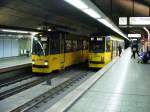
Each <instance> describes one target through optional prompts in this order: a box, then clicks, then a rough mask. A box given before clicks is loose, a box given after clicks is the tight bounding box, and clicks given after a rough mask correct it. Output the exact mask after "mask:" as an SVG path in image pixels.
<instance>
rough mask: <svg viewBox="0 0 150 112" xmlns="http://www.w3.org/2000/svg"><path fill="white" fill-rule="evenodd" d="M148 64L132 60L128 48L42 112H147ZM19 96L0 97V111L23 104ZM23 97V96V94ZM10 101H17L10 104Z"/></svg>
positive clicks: (148, 96)
mask: <svg viewBox="0 0 150 112" xmlns="http://www.w3.org/2000/svg"><path fill="white" fill-rule="evenodd" d="M149 67H150V65H149V64H140V63H137V60H136V59H131V49H130V48H128V49H127V50H125V51H124V52H123V53H122V55H121V56H120V57H117V58H115V59H114V60H113V61H112V62H111V63H109V64H108V65H106V66H105V67H104V68H102V69H101V70H99V71H98V72H96V73H94V74H93V75H92V76H91V77H90V78H88V79H87V80H86V81H85V82H83V83H81V84H80V85H78V86H77V87H76V88H74V89H73V90H72V91H71V92H69V93H67V94H66V95H64V97H62V98H61V99H60V100H58V101H56V102H55V103H54V104H52V105H51V107H49V108H47V109H45V110H42V111H43V112H44V111H45V112H64V111H65V112H149V110H150V107H149V103H150V82H149V80H150V74H149ZM46 86H47V85H46ZM46 86H45V87H46ZM47 89H48V87H47ZM43 90H44V89H43ZM44 91H45V90H44ZM30 92H33V93H30V95H31V94H34V91H33V90H32V91H30ZM19 94H20V95H19V97H21V96H22V95H23V94H27V92H24V93H23V92H22V95H21V93H19ZM37 94H38V92H37ZM23 96H24V95H23ZM23 96H22V97H23ZM19 97H17V95H15V96H11V97H8V98H6V99H4V100H1V101H0V107H1V108H0V110H1V112H9V111H11V109H12V110H13V109H14V108H16V107H17V106H19V105H20V103H22V101H21V100H20V101H17V98H19ZM30 97H31V96H30ZM24 98H26V97H25V96H24ZM24 100H25V99H24ZM26 100H27V99H26ZM13 101H15V102H16V104H13ZM17 102H18V103H17ZM24 103H25V102H24Z"/></svg>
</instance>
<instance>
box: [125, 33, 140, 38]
mask: <svg viewBox="0 0 150 112" xmlns="http://www.w3.org/2000/svg"><path fill="white" fill-rule="evenodd" d="M128 37H130V38H132V37H135V38H140V37H141V34H128Z"/></svg>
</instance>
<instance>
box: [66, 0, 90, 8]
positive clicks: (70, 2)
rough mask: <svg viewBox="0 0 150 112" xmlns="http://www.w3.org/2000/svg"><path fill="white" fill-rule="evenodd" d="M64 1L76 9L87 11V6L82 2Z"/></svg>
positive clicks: (74, 0)
mask: <svg viewBox="0 0 150 112" xmlns="http://www.w3.org/2000/svg"><path fill="white" fill-rule="evenodd" d="M65 1H66V2H68V3H69V4H71V5H73V6H74V7H76V8H78V9H87V8H88V6H87V5H86V4H85V3H84V2H83V1H82V0H65Z"/></svg>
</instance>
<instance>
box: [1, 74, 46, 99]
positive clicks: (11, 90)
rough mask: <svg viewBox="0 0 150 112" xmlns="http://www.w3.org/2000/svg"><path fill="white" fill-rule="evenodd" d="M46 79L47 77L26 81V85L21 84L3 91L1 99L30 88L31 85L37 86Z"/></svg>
mask: <svg viewBox="0 0 150 112" xmlns="http://www.w3.org/2000/svg"><path fill="white" fill-rule="evenodd" d="M45 80H46V78H45V77H44V78H40V79H37V80H34V81H32V82H29V83H26V84H24V85H20V86H17V87H15V88H12V89H9V90H7V91H4V92H1V93H0V100H3V99H5V98H8V97H10V96H12V95H14V94H17V93H19V92H21V91H23V90H25V89H28V88H30V87H33V86H35V85H37V84H40V83H42V82H44V81H45Z"/></svg>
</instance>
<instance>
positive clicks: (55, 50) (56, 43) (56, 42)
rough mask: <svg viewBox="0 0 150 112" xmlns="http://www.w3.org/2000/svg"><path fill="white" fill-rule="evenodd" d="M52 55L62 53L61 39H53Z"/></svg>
mask: <svg viewBox="0 0 150 112" xmlns="http://www.w3.org/2000/svg"><path fill="white" fill-rule="evenodd" d="M50 52H51V54H58V53H60V40H59V38H52V39H51V51H50Z"/></svg>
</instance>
